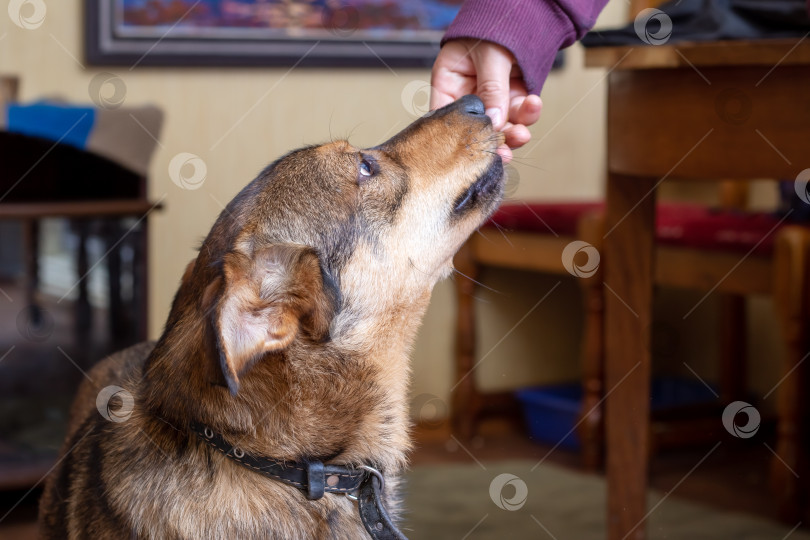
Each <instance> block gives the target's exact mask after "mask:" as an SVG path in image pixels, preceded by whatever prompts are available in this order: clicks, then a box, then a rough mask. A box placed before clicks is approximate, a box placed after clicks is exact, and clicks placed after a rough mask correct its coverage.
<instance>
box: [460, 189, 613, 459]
mask: <svg viewBox="0 0 810 540" xmlns="http://www.w3.org/2000/svg"><path fill="white" fill-rule="evenodd" d="M600 207H601V205H600V204H596V203H543V204H531V205H529V204H525V205H521V204H520V203H515V204H512V205H505V206H503V207H502V208H501V209H500V210H499V211H498V213H497V214H496V215H495V216H494V217H493V220H492V222H493V223H495V224H497V227H498V229H496V228H495V227H492V226H490V227H485V228H484V229H482V233H481V234H475V235H473V236H471V237H470V238H469V239H468V240H467V242H465V244H464V246H462V248H461V249H460V250H459V252H458V253H457V254H456V257H455V259H454V264H455V267H456V269H457V270H458V271H459V272H461V273H462V274H463V276H462V275H459V276H456V277H455V286H456V299H457V304H456V305H457V310H458V315H457V319H456V362H455V364H456V386H455V389H454V391H453V395H452V400H453V401H452V407H451V418H452V422H453V431H454V432H455V433H456V434H457V435H458V436H459V437H460V438H461V439H462V440H468V439H470V438H471V437H472V436H473V434H474V433H475V428H476V425H477V423H478V422H479V420H481V419H482V418H483V417H485V416H487V415H492V414H504V413H513V416H519V411H518V408H517V406H516V402H515V398H514V394H513V392H498V393H493V392H484V391H482V390H481V389H480V388H479V386H478V384H477V382H476V379H475V367H476V340H477V332H476V322H475V318H476V310H475V296H476V294H475V293H476V288H477V287H478V283H477V282H478V280H479V274H480V271H481V269H482V268H483V267H496V268H507V269H511V270H528V271H532V272H539V273H546V274H557V275H563V276H568V277H570V276H571V274H569V272H568V270H566V268H565V267H564V265H563V261H562V257H561V254H562V252H563V250H564V249H565V247H566V246H568V245H569V244H570V243H571V242H573V241H575V240H584V241H586V242H589V243H591V244H596V243H597V242H598V241H600V239H601V235H600V234H599V230H598V229H596V227H599V226H601V221H602V220H601V219H599V217H598V213H599V212H600V211H601V210H600ZM601 283H602V273H601V270H600V269H599V268H596V272H595V273H594V274H593V275H592V276H590V277H587V278H581V279H580V281H579V284H580V285H581V286H582V291H583V301H584V308H585V325H584V326H585V330H584V338H583V340H582V344H583V348H582V351H581V356H582V365H583V366H585V367H586V368H591V367H593V368H594V369H595V370H601V365H602V360H601V358H602V349H603V344H602V339H603V336H602V329H601V326H602V322H603V321H602V293H601ZM600 379H601V371H599V372H593V373H588V376H587V377H584V378H583V380H584V381H587V384H593V381H599V380H600ZM584 394H585V396H586V397H587V399H591V398H592V397H594V396H597V397H596V400H597V401H599V400H600V399H601V397H600V395H601V386H600V387H598V388H589V389H588V391H587V392H585V393H584ZM582 410H583V413H584V412H586V411H593V412H592V413H591V414H585V416H583V417H582V419H581V422H580V428H581V429H580V430H579V435H580V441H581V443H582V461H583V464H584V466H585V468H587V469H589V470H594V469H596V468H597V467H598V466H599V465H600V464H601V448H602V441H601V439H602V432H601V424H602V423H601V417H600V416H599V415H600V414H601V410H600V409H598V407H596V402H593V403H591V402H586V403H584V404H583V407H582Z"/></svg>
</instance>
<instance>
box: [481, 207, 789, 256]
mask: <svg viewBox="0 0 810 540" xmlns="http://www.w3.org/2000/svg"><path fill="white" fill-rule="evenodd" d="M657 208H658V209H657V232H656V235H657V241H658V242H659V243H661V244H665V245H674V246H682V247H691V248H698V249H711V250H718V251H736V252H743V253H747V252H748V251H750V250H751V249H754V253H757V254H760V255H767V254H769V253H771V252H772V251H773V242H774V236H775V234H774V233H775V232H776V228H777V225H778V223H779V220H778V219H777V218H776V217H775V216H774V215H773V214H768V213H764V212H737V211H728V210H724V211H721V210H715V209H711V208H709V207H707V206H703V205H696V204H680V203H661V204H659V205H658V207H657ZM603 209H604V204H603V203H598V202H585V203H542V204H535V203H512V204H505V205H503V206H501V208H500V209H499V210H498V211H497V212H496V213H495V215H493V216H492V218H491V219H490V222H489V223H487V226H493V224H497V225H498V226H500V227H502V228H505V229H507V230H512V231H527V232H538V233H543V234H556V235H560V236H573V235H576V232H577V222H578V221H579V219H580V218H581V217H582V215H583V214H585V213H586V212H589V211H603Z"/></svg>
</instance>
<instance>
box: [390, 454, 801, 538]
mask: <svg viewBox="0 0 810 540" xmlns="http://www.w3.org/2000/svg"><path fill="white" fill-rule="evenodd" d="M533 466H534V463H532V462H526V461H504V462H498V463H486V464H483V465H482V466H479V465H476V464H470V465H459V464H446V465H425V466H419V467H414V469H413V470H412V471H411V472H410V473H409V474H408V476H407V485H406V493H405V495H406V501H405V502H406V504H405V508H406V509H407V511H406V513H405V514H404V516H403V518H404V520H403V524H402V526H403V531H404V532H405V534H406V535H407V536H408V538H409V539H410V540H444V539H448V540H475V539H498V540H521V539H524V538H532V539H542V540H545V539H551V540H603V539H604V538H605V536H606V534H605V518H606V515H605V507H606V503H605V482H604V480H603V479H602V478H600V477H597V476H592V475H586V474H580V473H577V472H573V471H569V470H566V469H562V468H560V467H557V466H552V465H546V464H543V465H541V466H540V467H537V469H535V470H534V471H533V472H532V471H531V468H532V467H533ZM483 467H486V469H484V468H483ZM648 509H649V510H650V511H651V513H650V514H649V520H648V526H647V527H648V533H649V538H650V539H651V540H663V539H668V540H670V539H671V540H810V533H808V532H807V531H806V530H803V529H798V530H792V528H791V527H786V526H783V525H781V524H779V523H773V522H770V521H767V520H763V519H761V518H757V517H752V516H749V515H746V514H740V513H734V512H727V511H722V510H717V509H713V508H710V507H707V506H703V505H698V504H694V503H690V502H687V501H684V500H679V499H678V498H677V496H676V495H671V496H666V497H665V496H663V495H662V494H660V493H652V494H651V495H650V497H649V501H648Z"/></svg>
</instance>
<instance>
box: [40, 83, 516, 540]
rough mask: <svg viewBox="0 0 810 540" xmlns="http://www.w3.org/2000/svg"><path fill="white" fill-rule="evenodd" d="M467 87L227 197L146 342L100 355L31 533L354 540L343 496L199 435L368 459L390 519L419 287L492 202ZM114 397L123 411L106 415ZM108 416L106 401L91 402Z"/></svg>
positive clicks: (309, 454)
mask: <svg viewBox="0 0 810 540" xmlns="http://www.w3.org/2000/svg"><path fill="white" fill-rule="evenodd" d="M502 140H503V139H502V137H501V135H500V134H499V133H495V132H494V131H493V130H492V127H491V123H490V122H489V120H488V119H487V117H486V116H484V115H483V107H482V106H481V105H480V101H479V100H477V98H473V97H472V96H468V97H467V98H462V99H461V100H459V101H457V102H455V103H454V104H451V105H448V106H447V107H445V108H443V109H440V110H438V111H435V112H433V113H431V114H428V115H427V116H426V117H424V118H421V119H419V120H417V121H416V122H414V123H413V124H411V125H410V126H409V127H407V128H406V129H405V130H404V131H402V132H401V133H399V134H398V135H396V136H394V137H393V138H392V139H390V140H389V141H387V142H385V143H383V144H381V145H380V146H377V147H374V148H369V149H363V150H361V149H357V148H354V147H353V146H351V145H350V144H349V143H348V142H347V141H335V142H331V143H328V144H324V145H321V146H312V147H307V148H302V149H300V150H296V151H293V152H291V153H289V154H287V155H286V156H284V157H283V158H281V159H279V160H278V161H276V162H275V163H273V164H271V165H270V166H269V167H267V168H266V169H265V170H264V171H263V172H262V173H261V174H259V176H258V177H257V178H256V179H255V180H254V181H253V182H251V183H250V184H249V185H247V186H246V187H245V188H244V189H243V190H242V191H241V192H240V193H239V194H238V195H237V196H236V197H235V198H234V199H233V200H232V201H231V202H230V203H229V204H228V206H227V207H226V209H225V210H224V211H223V212H222V214H221V215H220V216H219V218H218V219H217V221H216V223H215V224H214V226H213V228H212V229H211V232H210V233H209V235H208V237H207V238H206V239H205V241H204V242H203V244H202V247H201V248H200V251H199V254H198V256H197V258H196V259H195V260H193V261H192V262H191V263H189V265H188V267H187V269H186V271H185V274H184V276H183V278H182V280H181V283H180V287H179V290H178V291H177V294H176V296H175V299H174V302H173V304H172V308H171V312H170V314H169V318H168V321H167V323H166V327H165V330H164V332H163V335H162V336H161V338H160V339H159V340H158V341H157V343H148V344H140V345H136V346H134V347H131V348H129V349H127V350H124V351H122V352H119V353H117V354H115V355H113V356H111V357H109V358H107V359H105V360H104V361H102V362H100V363H99V364H98V365H97V366H96V367H95V368H94V369H93V370H92V371H90V373H89V377H90V379H91V381H85V383H84V384H83V385H82V387H81V388H80V389H79V392H78V396H77V398H76V401H75V403H74V406H73V409H72V411H71V421H70V426H69V434H68V436H67V439H66V441H65V443H64V447H63V449H62V456H61V458H60V461H59V465H58V466H57V467H56V469H55V470H54V471H53V473H52V474H51V475H50V477H49V478H48V480H47V483H46V486H45V492H44V495H43V497H42V500H41V506H40V532H41V535H42V537H43V538H53V539H56V538H58V539H63V538H70V539H78V538H104V539H106V538H116V539H120V538H126V537H130V538H154V539H195V538H214V539H220V538H221V539H241V538H273V539H285V540H287V539H301V540H310V539H315V538H323V539H326V538H329V539H357V538H364V537H366V532H365V530H364V528H363V526H362V523H361V521H360V518H359V514H358V511H357V507H356V503H354V502H353V501H352V500H350V499H349V498H347V497H345V496H343V495H338V494H326V495H325V496H324V497H323V498H321V499H319V500H308V499H307V498H306V497H305V495H304V494H303V493H302V492H300V491H299V490H297V489H295V488H292V487H289V486H287V485H284V484H281V483H280V482H277V481H274V480H272V479H268V478H266V477H263V476H261V475H259V474H256V473H255V472H253V471H251V470H249V469H247V468H245V467H242V466H240V465H238V464H236V463H234V462H233V461H231V460H229V459H227V458H226V457H224V456H222V455H221V454H219V453H218V452H216V451H215V450H213V449H211V448H210V447H208V446H207V445H205V444H204V443H203V442H202V441H200V440H198V439H197V437H196V435H194V434H193V433H192V432H191V431H190V429H189V423H190V422H191V421H194V420H196V421H198V422H203V423H205V424H207V425H209V426H211V427H212V428H213V429H214V430H215V431H218V432H219V433H222V434H223V435H224V436H225V438H226V440H228V441H229V442H233V443H234V444H236V445H238V446H239V447H241V448H242V449H244V450H245V452H248V453H252V454H255V455H260V456H268V457H272V458H275V459H278V460H288V461H298V462H306V461H311V460H321V461H323V462H324V463H334V464H343V465H362V464H367V465H372V466H374V467H376V468H378V469H379V470H380V471H382V472H383V473H384V475H385V477H386V480H387V482H386V493H385V499H386V504H387V506H388V508H389V511H390V512H391V513H392V515H393V516H394V517H395V516H396V514H397V509H398V504H399V502H398V496H397V484H398V480H397V479H398V477H399V475H400V474H401V473H402V471H403V469H404V467H405V465H406V455H407V452H408V450H409V435H408V426H409V416H408V415H409V407H408V381H409V361H408V354H409V349H410V347H411V345H412V343H413V340H414V336H415V334H416V331H417V329H418V326H419V324H420V322H421V319H422V315H423V314H424V311H425V309H426V307H427V305H428V301H429V299H430V294H431V290H432V287H433V285H434V284H435V283H436V282H437V281H438V280H439V279H441V278H443V277H446V276H447V275H449V274H450V272H451V271H452V258H453V255H454V254H455V252H456V251H457V250H458V248H459V247H460V246H461V245H462V243H463V242H464V241H465V240H466V239H467V237H468V236H469V235H470V234H471V233H472V232H473V231H474V230H475V229H476V228H477V227H478V226H479V225H480V224H481V223H482V222H483V221H484V220H485V219H486V217H487V216H489V214H490V213H491V212H492V211H493V210H494V209H495V207H496V206H497V204H498V203H499V202H500V198H501V192H502V176H503V168H502V165H501V159H500V157H498V156H497V154H496V153H495V150H496V148H497V147H498V145H499V144H501V142H502ZM110 385H115V386H118V387H121V388H122V389H123V393H119V394H117V395H116V397H114V398H113V399H111V400H110V401H109V403H106V404H105V403H99V404H98V406H99V407H107V408H108V411H111V414H114V413H115V411H116V409H118V410H119V411H120V410H121V407H122V404H123V401H121V398H122V397H123V396H126V395H131V396H132V401H133V405H134V406H133V408H132V410H131V411H130V412H129V413H128V414H127V415H125V417H122V418H114V419H115V420H123V421H110V420H108V419H107V418H105V417H104V416H103V415H102V414H99V411H100V410H101V409H99V410H97V396H98V395H99V392H100V390H101V389H102V388H105V387H108V386H110ZM107 416H109V414H108V415H107Z"/></svg>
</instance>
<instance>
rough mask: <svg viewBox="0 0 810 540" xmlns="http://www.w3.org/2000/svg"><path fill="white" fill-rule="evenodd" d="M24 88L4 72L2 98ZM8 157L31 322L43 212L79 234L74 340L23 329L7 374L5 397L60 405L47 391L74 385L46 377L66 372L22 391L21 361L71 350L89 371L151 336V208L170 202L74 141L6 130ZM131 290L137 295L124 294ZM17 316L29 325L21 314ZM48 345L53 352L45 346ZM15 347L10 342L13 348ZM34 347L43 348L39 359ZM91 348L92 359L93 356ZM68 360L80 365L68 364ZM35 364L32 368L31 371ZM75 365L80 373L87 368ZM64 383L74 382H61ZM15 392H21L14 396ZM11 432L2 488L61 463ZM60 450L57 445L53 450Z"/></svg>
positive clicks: (35, 314)
mask: <svg viewBox="0 0 810 540" xmlns="http://www.w3.org/2000/svg"><path fill="white" fill-rule="evenodd" d="M15 92H16V81H15V80H14V79H12V78H0V106H2V105H3V103H4V102H6V101H10V100H13V98H14V94H15ZM0 155H1V156H2V160H1V161H2V167H0V220H16V221H19V222H21V223H22V224H23V231H24V237H25V238H24V241H23V248H24V259H25V260H24V265H25V273H24V278H25V279H24V281H25V286H24V287H25V299H24V302H23V304H24V305H20V307H19V309H25V310H29V311H28V312H27V313H29V314H30V315H29V316H30V317H31V324H33V325H37V324H39V322H38V321H37V319H38V318H41V317H42V316H43V315H42V311H41V307H40V297H39V294H38V285H39V283H38V282H39V279H38V275H39V257H38V254H39V222H40V220H42V219H44V218H65V219H67V220H68V221H69V222H70V224H71V226H72V228H73V230H74V231H75V232H76V233H77V237H78V245H77V246H76V253H75V257H76V268H77V271H78V277H77V282H76V285H75V289H76V290H77V291H78V299H77V301H76V302H74V303H73V309H74V312H75V315H74V317H72V321H73V326H74V327H73V334H74V337H73V339H70V340H69V343H70V344H68V343H66V342H59V343H56V342H53V341H50V342H43V343H28V342H26V340H25V339H23V338H24V336H22V334H20V340H19V343H16V344H15V347H16V348H15V349H14V355H16V356H19V358H17V357H15V358H13V359H12V358H6V359H5V362H4V363H3V364H2V369H3V370H5V372H4V375H3V377H2V378H0V380H3V389H4V390H3V395H4V398H3V399H4V400H7V403H6V404H13V403H18V402H26V403H27V402H31V403H32V405H36V406H38V407H46V406H47V407H53V406H54V403H53V402H48V399H47V398H48V397H49V396H51V395H55V394H56V393H58V392H64V391H69V390H70V389H69V388H68V389H62V388H61V387H60V389H58V390H57V389H55V388H51V387H49V386H48V385H47V383H44V382H42V381H51V382H53V379H54V378H58V376H56V377H48V376H46V374H45V373H42V378H41V381H40V382H42V384H39V385H37V383H36V382H32V383H30V384H28V385H27V386H26V388H28V387H32V388H36V390H37V394H36V396H29V395H28V394H26V395H25V396H21V395H19V394H20V392H23V391H21V390H19V388H18V386H19V384H18V382H15V381H16V380H17V379H15V377H12V376H11V374H12V371H11V370H12V369H13V368H14V366H13V365H12V364H15V365H18V366H27V365H37V366H40V365H42V366H45V365H50V366H53V364H49V363H47V362H45V361H44V360H43V359H42V358H43V357H44V358H45V359H46V360H47V359H48V358H50V357H56V358H58V359H60V361H61V362H62V363H63V364H64V363H66V362H67V360H65V358H64V357H63V356H60V354H62V355H65V356H69V357H70V361H71V362H76V363H77V365H78V366H79V367H81V366H82V365H83V366H84V369H85V370H86V369H87V368H88V367H89V365H90V362H93V361H95V360H98V357H97V356H96V355H97V354H99V353H108V352H110V351H112V350H115V349H119V348H122V347H125V346H127V345H130V344H132V343H135V342H138V341H143V340H145V339H146V335H147V305H148V304H147V299H148V287H147V285H148V280H147V262H148V261H147V253H148V250H147V241H148V216H149V215H150V214H151V212H152V211H154V210H156V209H159V208H160V207H161V205H160V204H159V201H158V203H154V202H152V201H149V200H148V199H147V196H146V178H145V177H143V176H142V175H140V174H137V173H134V172H132V171H131V170H129V169H126V168H124V167H121V166H119V165H118V164H116V163H113V162H112V161H109V160H107V159H105V158H103V157H100V156H97V155H94V154H91V153H88V152H84V151H82V150H79V149H76V148H73V147H71V146H66V145H63V144H58V143H56V142H54V141H50V140H44V139H39V138H33V137H28V136H24V135H20V134H16V133H8V132H3V131H0ZM91 235H92V236H95V237H97V238H100V239H101V241H102V249H103V261H98V262H99V264H100V263H102V262H103V264H105V265H106V267H107V275H108V282H107V289H108V298H109V306H108V310H107V312H108V313H107V314H108V321H107V325H106V328H107V330H108V332H107V335H106V336H104V338H105V339H104V343H103V345H102V346H103V350H101V351H98V350H91V348H90V345H91V343H96V342H98V341H99V340H98V339H93V336H91V332H92V329H93V325H92V313H93V310H92V309H91V306H90V302H89V297H88V288H87V281H88V280H87V274H88V273H89V272H90V271H91V270H92V269H93V268H94V267H95V261H90V260H89V259H88V250H87V242H88V239H89V238H90V236H91ZM125 252H126V255H125ZM91 265H92V266H91ZM124 275H126V276H127V277H128V280H127V284H126V285H127V286H125V284H124V283H123V281H122V276H124ZM79 278H81V279H79ZM124 289H128V290H129V293H127V294H125V293H124ZM16 324H17V325H19V324H20V322H19V316H18V317H17V321H16ZM5 327H6V328H7V329H10V330H9V331H8V332H7V334H8V335H6V336H4V337H8V336H10V335H13V334H14V333H15V332H14V330H13V329H14V328H15V321H13V320H12V321H6V323H5ZM17 327H18V328H19V326H17ZM62 335H64V333H63V334H62ZM7 345H8V344H7ZM37 347H38V348H37ZM34 348H36V349H35V350H34ZM60 348H61V349H60ZM43 349H44V352H37V351H42V350H43ZM6 350H7V347H6V348H4V352H6ZM66 350H67V351H69V352H66ZM32 351H33V352H36V354H37V356H36V362H34V358H35V356H33V354H32ZM14 355H13V356H14ZM20 355H21V356H20ZM29 355H30V356H29ZM90 355H93V357H91V358H87V357H88V356H90ZM23 360H25V362H22V361H23ZM67 368H68V369H70V370H73V367H71V366H69V365H68V366H67ZM30 369H31V368H30V367H24V368H23V370H24V371H25V370H29V371H30ZM70 373H71V375H76V376H77V377H79V378H81V374H80V373H79V372H78V371H75V372H73V371H71V372H70ZM17 378H18V379H19V378H20V377H17ZM27 380H30V378H29V379H27ZM60 384H61V382H60ZM43 385H44V387H43ZM65 385H67V381H66V382H65V384H63V385H62V386H65ZM12 389H13V392H12ZM12 393H16V394H15V395H14V396H12ZM43 396H44V397H43ZM12 398H13V400H12ZM40 402H43V403H40ZM44 402H48V403H47V404H46V403H44ZM14 406H17V405H14ZM60 406H61V405H60ZM18 409H19V407H18ZM8 410H14V409H13V407H12V409H9V408H8V407H4V411H8ZM64 413H65V414H66V411H64ZM34 416H35V415H34ZM48 425H49V426H51V424H48ZM4 435H5V436H4V437H3V438H2V439H0V489H25V488H28V487H30V486H32V485H34V484H35V483H36V482H38V481H39V480H40V479H41V478H42V477H43V476H44V474H45V473H46V472H47V471H48V470H49V469H50V468H51V467H52V465H53V462H54V460H55V457H56V456H55V453H48V451H47V450H44V449H41V448H38V449H36V450H34V449H31V448H23V447H20V446H19V445H18V444H17V443H15V442H13V441H12V440H10V439H8V437H7V436H8V434H7V433H4ZM49 444H50V443H49ZM57 444H58V443H57ZM56 448H58V446H55V447H54V448H53V450H56Z"/></svg>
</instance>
